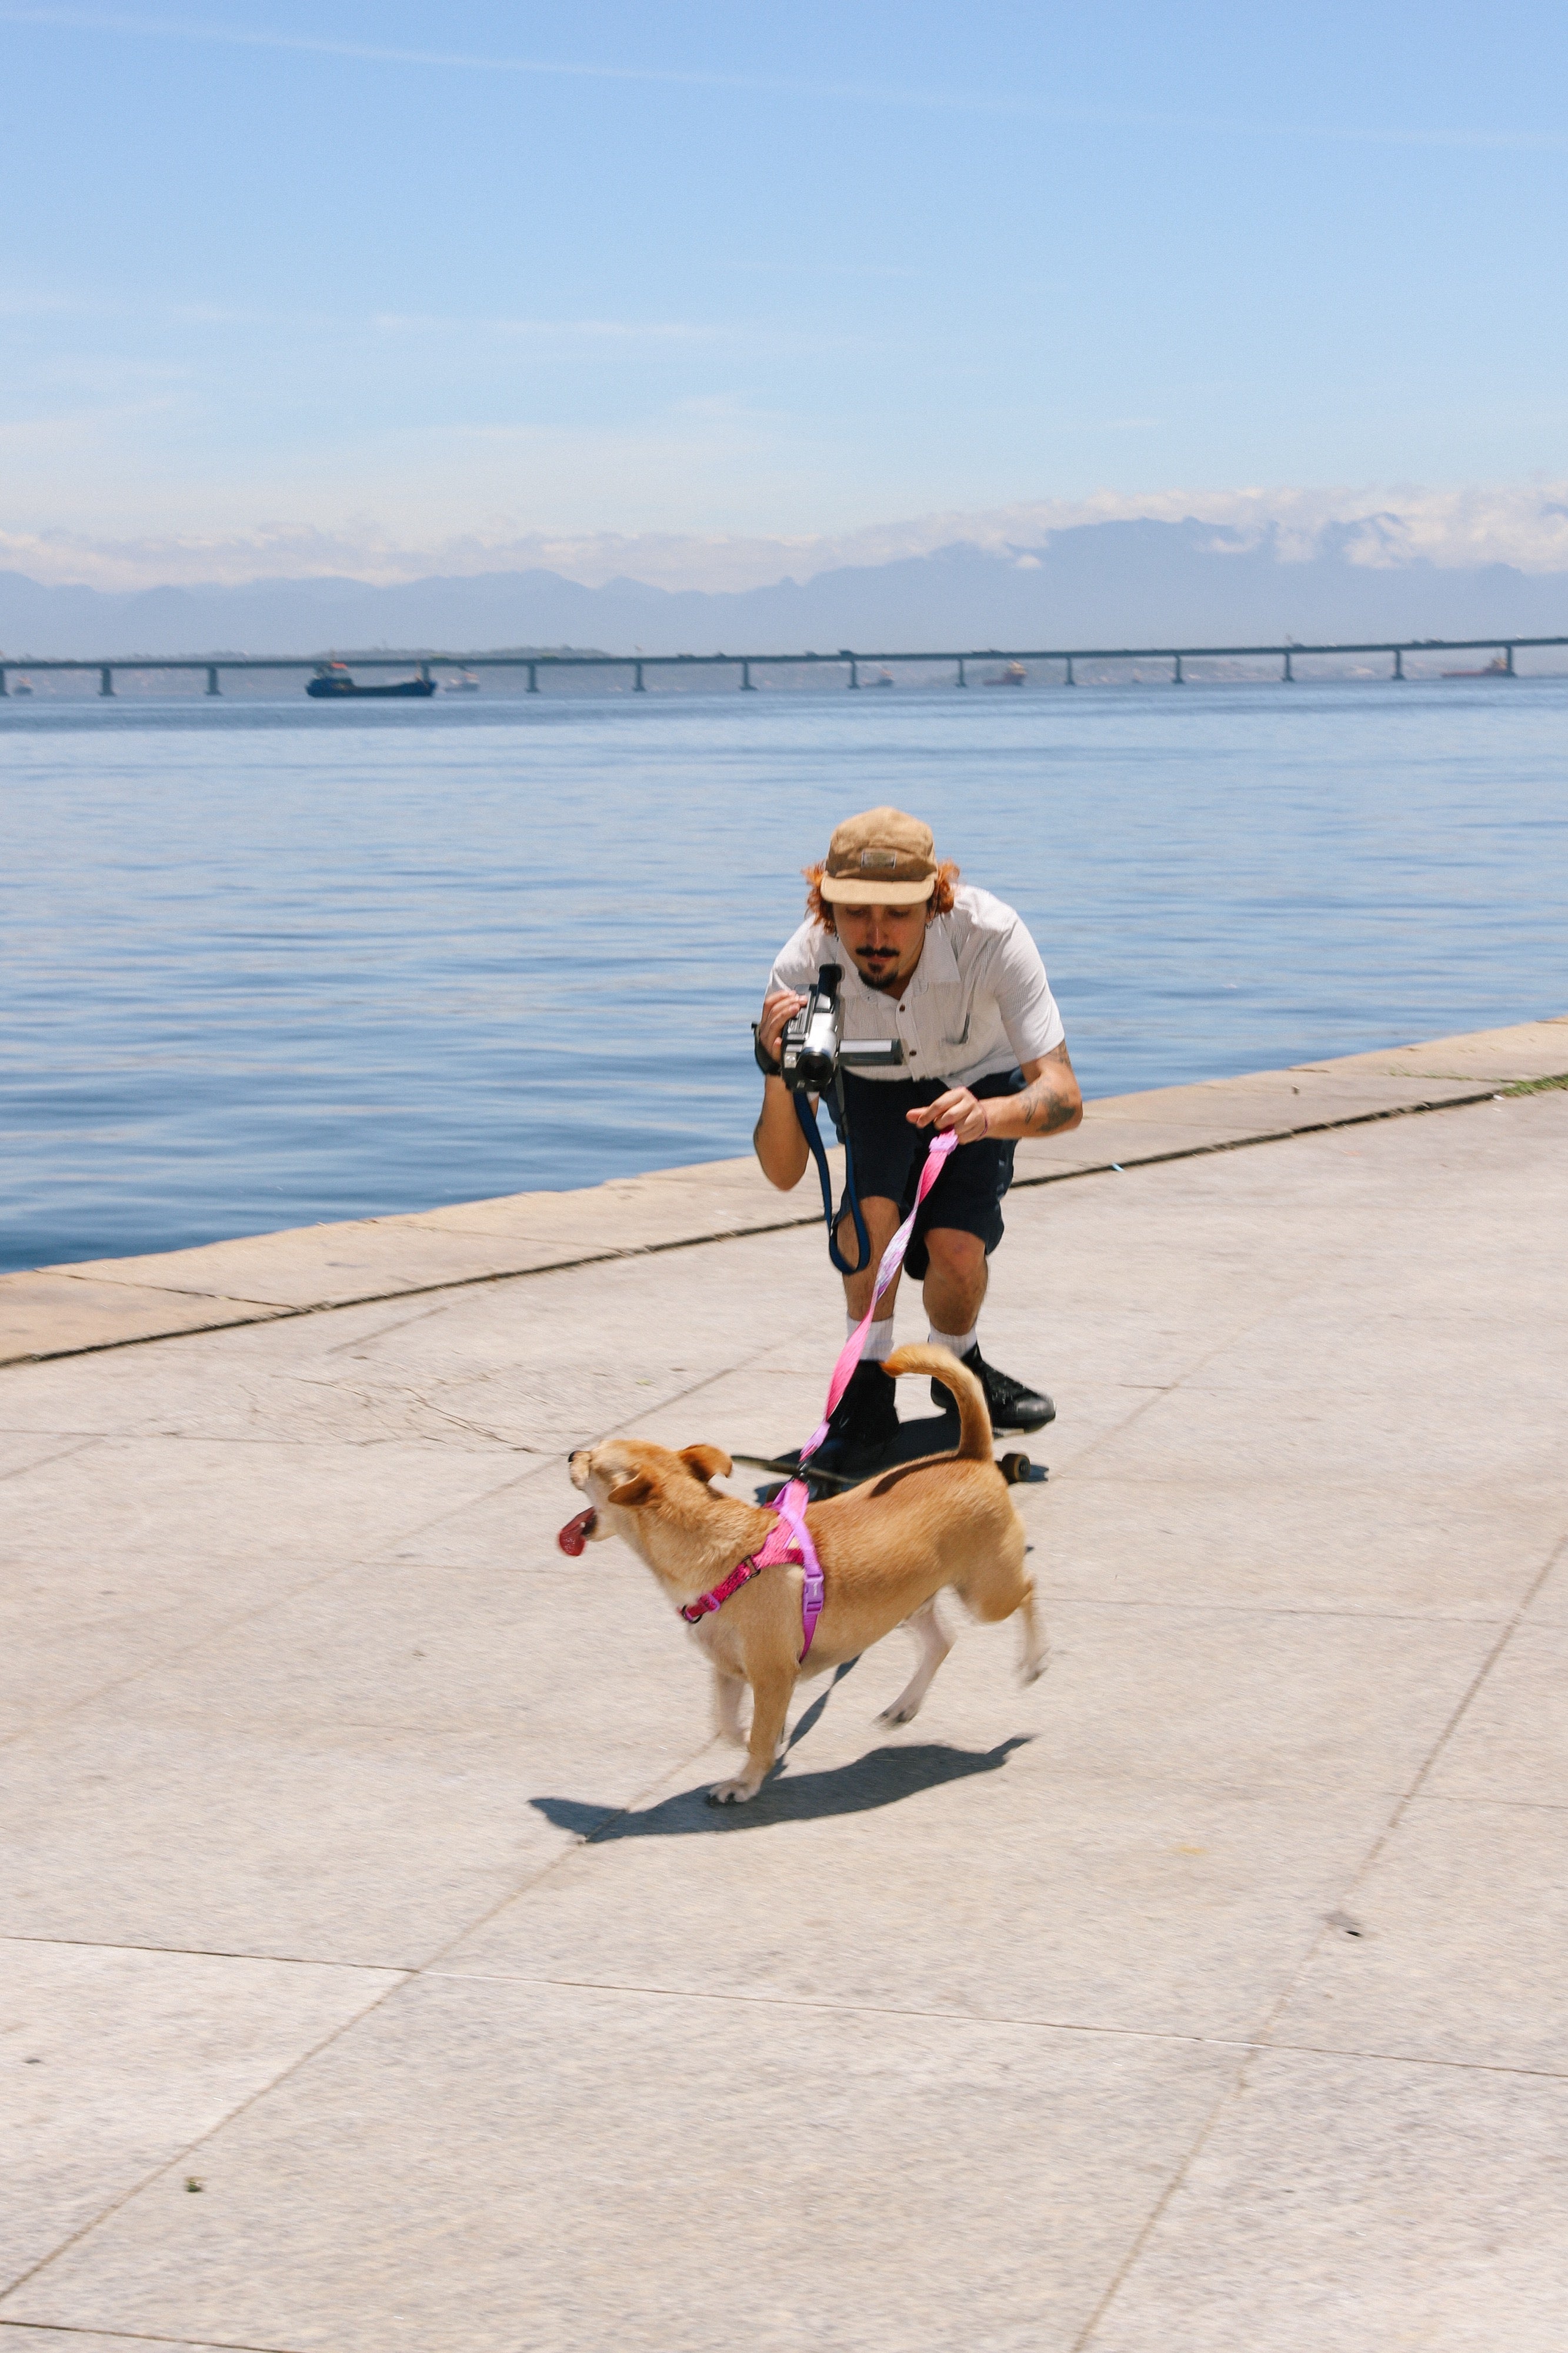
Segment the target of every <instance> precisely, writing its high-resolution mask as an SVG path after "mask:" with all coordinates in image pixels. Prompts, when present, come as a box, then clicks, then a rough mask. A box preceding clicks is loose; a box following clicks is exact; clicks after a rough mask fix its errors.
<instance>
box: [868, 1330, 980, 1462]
mask: <svg viewBox="0 0 1568 2353" xmlns="http://www.w3.org/2000/svg"><path fill="white" fill-rule="evenodd" d="M882 1370H883V1371H884V1372H885V1373H930V1374H931V1377H932V1378H933V1379H935V1380H939V1381H940V1382H941V1383H942V1387H943V1388H947V1389H951V1390H952V1396H953V1401H954V1403H955V1404H956V1405H957V1407H958V1459H959V1461H961V1462H989V1461H991V1460H992V1454H991V1415H990V1412H989V1410H988V1409H987V1408H986V1403H985V1392H984V1389H983V1388H981V1386H980V1384H979V1382H978V1381H977V1380H976V1379H975V1377H974V1375H973V1373H972V1372H971V1371H970V1369H969V1367H968V1366H967V1365H961V1364H960V1363H959V1361H958V1358H957V1357H956V1356H954V1355H953V1353H952V1349H951V1348H931V1347H918V1348H895V1349H894V1351H893V1353H892V1355H891V1356H889V1358H888V1360H887V1362H886V1363H885V1364H884V1366H883V1367H882Z"/></svg>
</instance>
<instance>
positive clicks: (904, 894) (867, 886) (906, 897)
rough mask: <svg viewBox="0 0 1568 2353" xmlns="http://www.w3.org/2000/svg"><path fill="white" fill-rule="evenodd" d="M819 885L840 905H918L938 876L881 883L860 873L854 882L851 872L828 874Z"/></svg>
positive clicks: (930, 889) (934, 885)
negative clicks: (850, 875) (847, 873)
mask: <svg viewBox="0 0 1568 2353" xmlns="http://www.w3.org/2000/svg"><path fill="white" fill-rule="evenodd" d="M816 887H817V889H818V890H819V891H820V892H821V893H822V895H823V897H824V898H825V899H826V900H827V901H829V902H831V903H832V904H834V905H837V906H840V907H918V906H919V905H920V902H921V900H922V899H929V898H930V897H931V892H933V891H934V890H935V889H936V876H935V875H934V874H928V875H927V876H926V878H925V881H923V882H889V881H880V882H877V881H863V880H862V879H861V878H860V877H859V876H857V877H856V878H855V880H854V881H850V880H849V878H848V877H847V875H845V876H837V875H832V874H825V875H824V876H823V878H822V880H821V881H820V882H819V883H818V884H817V886H816Z"/></svg>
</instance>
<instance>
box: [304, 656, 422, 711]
mask: <svg viewBox="0 0 1568 2353" xmlns="http://www.w3.org/2000/svg"><path fill="white" fill-rule="evenodd" d="M305 691H306V693H307V694H313V695H316V696H318V697H319V698H320V699H321V700H322V701H324V702H343V701H346V699H347V698H348V697H349V696H350V695H353V696H354V697H355V698H356V699H357V698H358V697H360V696H363V695H367V694H374V695H379V696H382V697H385V696H387V695H401V696H404V697H407V696H410V695H412V696H415V697H416V698H417V699H418V700H419V701H421V702H423V700H424V699H425V697H426V695H430V694H434V693H435V691H436V681H435V680H434V679H429V678H400V679H398V680H397V681H395V683H394V684H393V685H391V686H361V685H360V684H359V683H358V681H356V680H355V679H354V678H353V676H352V675H351V674H350V671H349V667H348V664H347V663H346V662H318V663H317V664H316V675H315V677H314V678H313V679H311V681H310V684H309V685H308V686H307V687H306V689H305Z"/></svg>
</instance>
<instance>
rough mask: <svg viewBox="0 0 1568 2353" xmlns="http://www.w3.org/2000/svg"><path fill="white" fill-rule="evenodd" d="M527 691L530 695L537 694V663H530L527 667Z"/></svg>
mask: <svg viewBox="0 0 1568 2353" xmlns="http://www.w3.org/2000/svg"><path fill="white" fill-rule="evenodd" d="M528 691H529V692H530V694H537V693H538V692H539V664H538V663H537V662H530V663H529V665H528Z"/></svg>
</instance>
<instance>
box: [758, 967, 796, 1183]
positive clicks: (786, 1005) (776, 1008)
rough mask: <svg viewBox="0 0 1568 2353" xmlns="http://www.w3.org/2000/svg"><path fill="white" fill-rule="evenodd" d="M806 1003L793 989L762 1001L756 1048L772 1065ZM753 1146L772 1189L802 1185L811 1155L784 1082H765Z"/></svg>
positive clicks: (790, 1095) (766, 1079)
mask: <svg viewBox="0 0 1568 2353" xmlns="http://www.w3.org/2000/svg"><path fill="white" fill-rule="evenodd" d="M804 1004H805V997H800V996H797V995H796V993H795V990H794V989H793V988H775V989H773V991H772V992H771V993H770V994H769V995H768V996H766V997H763V1018H762V1019H761V1020H760V1021H759V1022H758V1024H757V1045H758V1048H759V1050H761V1051H762V1052H763V1053H765V1054H766V1055H767V1056H768V1059H769V1060H770V1061H773V1062H776V1061H777V1060H779V1047H780V1044H781V1043H782V1041H783V1039H784V1024H785V1022H786V1021H788V1020H789V1019H790V1018H792V1016H793V1015H794V1014H795V1013H797V1012H798V1011H799V1009H800V1008H801V1007H802V1006H803V1005H804ZM752 1143H753V1145H755V1146H756V1152H757V1158H758V1159H759V1161H760V1162H761V1163H762V1168H763V1176H765V1177H766V1178H767V1180H768V1182H769V1184H770V1185H776V1186H777V1187H778V1188H779V1191H780V1192H781V1193H787V1192H788V1191H789V1189H790V1187H791V1186H792V1185H798V1184H799V1183H800V1180H801V1178H802V1177H803V1176H805V1166H806V1160H807V1158H808V1156H809V1155H808V1152H807V1147H806V1141H805V1134H804V1133H803V1132H802V1129H801V1124H800V1122H799V1120H798V1119H797V1118H796V1117H795V1098H794V1096H793V1095H792V1094H791V1093H790V1092H789V1090H788V1088H787V1087H786V1086H785V1085H784V1081H783V1079H782V1078H779V1079H775V1078H771V1077H770V1078H765V1079H764V1080H763V1110H762V1116H761V1118H760V1119H759V1120H758V1122H757V1124H756V1126H755V1128H754V1129H753V1130H752Z"/></svg>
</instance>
